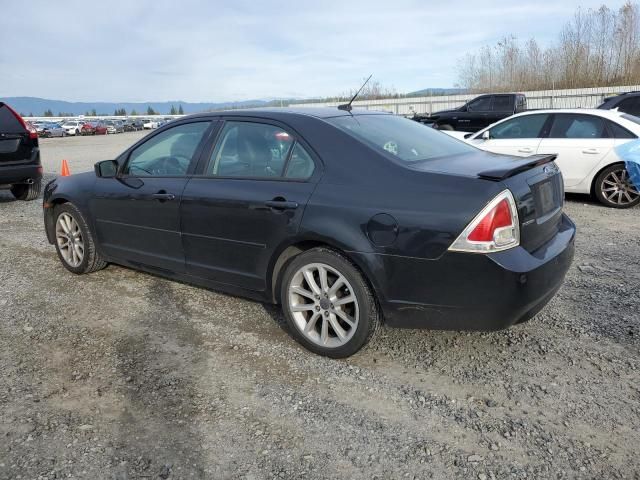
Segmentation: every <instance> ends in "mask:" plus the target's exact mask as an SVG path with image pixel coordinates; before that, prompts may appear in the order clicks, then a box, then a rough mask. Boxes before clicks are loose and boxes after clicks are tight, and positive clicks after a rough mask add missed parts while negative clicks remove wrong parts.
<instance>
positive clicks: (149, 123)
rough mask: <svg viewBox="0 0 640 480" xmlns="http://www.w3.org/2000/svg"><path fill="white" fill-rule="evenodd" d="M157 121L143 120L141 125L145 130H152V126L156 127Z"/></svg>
mask: <svg viewBox="0 0 640 480" xmlns="http://www.w3.org/2000/svg"><path fill="white" fill-rule="evenodd" d="M158 123H159V122H158V121H157V120H145V121H144V123H143V125H142V126H143V127H144V129H145V130H152V129H154V128H158Z"/></svg>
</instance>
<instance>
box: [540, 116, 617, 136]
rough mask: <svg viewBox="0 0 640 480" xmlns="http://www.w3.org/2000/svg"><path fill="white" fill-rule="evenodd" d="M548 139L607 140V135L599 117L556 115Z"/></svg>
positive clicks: (602, 121)
mask: <svg viewBox="0 0 640 480" xmlns="http://www.w3.org/2000/svg"><path fill="white" fill-rule="evenodd" d="M549 138H608V134H607V130H606V128H605V124H604V120H603V119H602V118H600V117H595V116H593V115H580V114H568V113H556V114H555V118H554V121H553V126H552V127H551V131H550V132H549Z"/></svg>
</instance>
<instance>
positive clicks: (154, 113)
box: [147, 106, 157, 115]
mask: <svg viewBox="0 0 640 480" xmlns="http://www.w3.org/2000/svg"><path fill="white" fill-rule="evenodd" d="M147 115H157V113H156V112H155V110H154V109H153V108H151V107H150V106H149V107H147Z"/></svg>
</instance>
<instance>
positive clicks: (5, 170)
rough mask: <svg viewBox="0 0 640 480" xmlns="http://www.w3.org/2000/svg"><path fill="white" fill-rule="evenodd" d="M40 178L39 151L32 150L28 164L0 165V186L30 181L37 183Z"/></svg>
mask: <svg viewBox="0 0 640 480" xmlns="http://www.w3.org/2000/svg"><path fill="white" fill-rule="evenodd" d="M41 178H42V165H41V164H40V150H39V149H37V148H36V149H34V151H33V154H32V157H31V159H30V160H29V161H28V163H18V164H13V165H3V164H2V163H0V186H2V185H11V184H14V183H25V182H28V181H30V180H33V181H38V180H40V179H41Z"/></svg>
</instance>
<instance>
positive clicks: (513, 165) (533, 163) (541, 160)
mask: <svg viewBox="0 0 640 480" xmlns="http://www.w3.org/2000/svg"><path fill="white" fill-rule="evenodd" d="M556 157H557V155H555V154H554V155H532V156H531V157H526V158H519V159H515V158H513V157H505V161H504V162H503V163H502V164H501V165H497V166H494V167H493V168H491V169H490V170H485V171H484V172H480V173H478V177H480V178H484V179H486V180H504V179H505V178H509V177H513V176H514V175H517V174H519V173H522V172H526V171H527V170H530V169H532V168H534V167H538V166H540V165H544V164H545V163H550V162H553V161H554V160H555V159H556Z"/></svg>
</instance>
